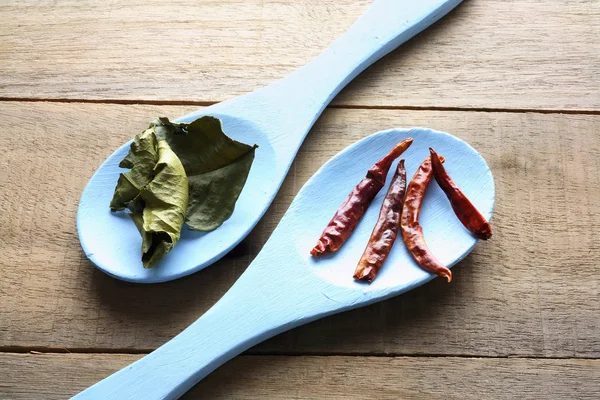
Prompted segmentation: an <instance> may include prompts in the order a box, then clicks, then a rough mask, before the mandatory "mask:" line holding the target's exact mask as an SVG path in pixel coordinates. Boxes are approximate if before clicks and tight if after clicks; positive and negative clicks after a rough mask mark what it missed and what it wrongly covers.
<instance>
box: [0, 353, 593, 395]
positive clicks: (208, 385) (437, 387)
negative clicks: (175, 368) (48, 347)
mask: <svg viewBox="0 0 600 400" xmlns="http://www.w3.org/2000/svg"><path fill="white" fill-rule="evenodd" d="M139 357H140V356H136V355H121V354H112V355H108V354H61V355H58V354H52V355H50V354H44V355H29V354H10V353H4V354H0V374H2V377H3V379H2V382H1V383H0V396H2V398H10V399H11V400H21V399H31V398H43V399H47V400H52V399H64V398H67V397H69V396H72V395H74V394H75V393H77V392H79V391H80V390H82V389H84V388H86V387H87V386H89V385H91V384H93V383H95V382H96V381H98V380H99V379H102V378H103V377H104V376H106V375H108V374H109V373H111V372H112V371H115V370H117V369H118V368H122V367H124V366H125V365H127V364H128V363H130V362H133V361H135V360H136V359H137V358H139ZM24 377H26V380H27V384H24V382H23V381H24ZM599 380H600V360H573V359H567V360H555V359H520V358H518V359H511V358H508V359H506V358H500V359H487V358H455V357H442V358H436V357H424V358H423V357H419V358H411V357H339V356H338V357H286V356H270V357H269V356H242V357H238V358H236V359H234V360H232V361H230V362H229V363H227V364H225V365H224V366H223V367H221V368H220V369H218V370H217V371H216V372H214V373H213V374H212V375H210V376H209V377H208V378H207V379H205V380H204V381H202V382H200V383H199V384H198V385H196V386H195V387H194V388H193V389H192V390H190V391H189V392H188V393H187V394H186V395H185V396H184V397H183V399H265V398H269V399H316V398H318V399H356V398H360V399H400V398H401V399H423V398H426V399H515V398H518V399H547V398H548V394H549V393H551V394H552V399H573V398H577V399H597V398H598V397H599V396H600V387H598V385H597V383H598V381H599Z"/></svg>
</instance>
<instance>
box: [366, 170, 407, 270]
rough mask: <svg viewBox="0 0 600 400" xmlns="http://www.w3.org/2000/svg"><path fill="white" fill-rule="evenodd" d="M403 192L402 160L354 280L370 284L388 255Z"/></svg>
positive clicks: (404, 174) (398, 221)
mask: <svg viewBox="0 0 600 400" xmlns="http://www.w3.org/2000/svg"><path fill="white" fill-rule="evenodd" d="M405 192H406V169H405V168H404V160H400V162H399V163H398V167H396V172H395V173H394V177H393V178H392V182H391V183H390V187H389V189H388V191H387V193H386V195H385V198H384V199H383V203H382V204H381V210H380V211H379V218H378V220H377V224H375V228H374V229H373V233H371V237H370V238H369V243H368V244H367V247H366V248H365V251H364V253H363V255H362V257H361V258H360V261H359V262H358V266H357V267H356V271H354V278H355V279H358V280H365V281H368V282H372V281H373V279H375V276H377V273H378V272H379V270H380V269H381V267H382V266H383V263H384V262H385V260H386V258H387V257H388V255H389V254H390V250H391V249H392V246H393V245H394V241H395V240H396V236H397V235H398V229H399V228H400V214H401V212H402V204H403V202H404V193H405Z"/></svg>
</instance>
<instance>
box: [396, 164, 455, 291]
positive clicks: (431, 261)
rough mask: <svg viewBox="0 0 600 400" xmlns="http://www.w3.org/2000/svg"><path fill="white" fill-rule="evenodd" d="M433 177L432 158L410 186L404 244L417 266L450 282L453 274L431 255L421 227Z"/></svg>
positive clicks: (402, 225)
mask: <svg viewBox="0 0 600 400" xmlns="http://www.w3.org/2000/svg"><path fill="white" fill-rule="evenodd" d="M440 161H442V162H443V161H444V159H443V157H440ZM432 176H433V171H432V168H431V157H427V158H426V159H425V161H423V163H422V164H421V166H420V167H419V169H418V170H417V172H416V173H415V176H413V178H412V180H411V181H410V183H409V184H408V189H407V190H406V197H405V198H404V206H403V208H402V216H401V217H400V228H401V229H402V236H403V238H404V243H406V247H407V248H408V251H409V252H410V254H411V255H412V256H413V258H414V259H415V261H416V262H417V264H419V266H420V267H421V268H423V269H424V270H426V271H429V272H432V273H434V274H436V275H438V276H442V277H444V278H446V279H448V282H450V281H451V280H452V272H451V271H450V270H449V269H448V268H446V267H445V266H444V265H442V263H440V262H439V261H438V260H437V259H436V258H435V257H434V255H433V254H432V253H431V251H430V250H429V248H428V247H427V244H426V243H425V238H424V237H423V230H422V229H421V225H419V212H420V211H421V204H422V202H423V197H424V196H425V191H426V190H427V186H428V185H429V182H430V181H431V177H432Z"/></svg>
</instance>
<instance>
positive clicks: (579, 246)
mask: <svg viewBox="0 0 600 400" xmlns="http://www.w3.org/2000/svg"><path fill="white" fill-rule="evenodd" d="M189 111H192V109H191V108H190V107H157V106H122V105H97V104H76V103H71V104H60V103H18V102H8V103H2V104H1V105H0V117H1V118H2V120H3V121H4V123H5V127H6V128H5V130H4V132H5V133H3V134H2V135H0V148H2V149H3V156H2V157H1V158H0V171H2V173H0V209H1V210H2V212H1V213H0V237H2V238H3V239H2V241H0V252H1V253H2V255H3V256H2V258H1V259H0V270H1V271H3V272H2V279H1V280H0V348H2V349H5V350H10V349H14V348H53V349H56V350H60V349H64V348H66V349H80V350H83V351H85V350H86V349H94V350H96V351H99V350H103V349H104V350H111V351H116V350H119V351H123V352H128V351H148V350H151V349H154V348H156V347H157V346H159V345H160V344H162V343H163V342H165V341H167V340H169V339H170V338H171V337H173V336H174V335H175V334H176V333H178V332H179V331H180V330H181V329H183V328H185V327H186V326H187V325H189V324H190V323H191V322H192V321H193V320H195V319H196V318H197V317H198V316H200V315H201V314H202V313H203V312H204V311H205V310H207V309H208V308H209V307H210V306H211V305H212V304H213V303H214V302H215V301H216V300H217V299H218V298H219V297H220V296H221V295H222V294H223V293H224V292H225V291H226V290H227V289H228V288H229V287H230V286H231V285H232V284H233V282H234V281H235V280H236V278H237V277H238V276H239V275H240V274H241V273H242V272H243V270H244V269H245V267H246V266H247V265H248V264H249V262H250V261H251V260H252V259H253V257H254V256H255V255H256V254H257V253H258V251H259V250H260V248H261V246H262V245H263V244H264V242H265V241H266V239H267V238H268V236H269V234H270V232H271V231H272V230H273V228H274V226H275V224H276V223H277V221H278V220H279V219H280V217H281V216H282V214H283V212H284V211H285V209H286V208H287V207H288V205H289V204H290V202H291V200H292V198H293V196H294V195H295V193H296V192H297V191H298V190H299V189H300V187H301V186H302V184H303V183H304V182H305V181H306V180H307V179H308V178H309V177H310V176H311V175H312V174H313V173H314V172H315V171H316V170H317V169H318V168H319V167H320V166H321V165H322V164H323V163H324V162H325V161H326V160H327V159H329V158H330V157H331V156H333V155H334V154H335V153H336V152H338V151H339V150H341V149H342V148H344V147H346V146H347V145H349V144H350V143H353V142H354V141H356V140H358V139H359V138H362V137H364V136H366V135H368V134H370V133H372V132H375V131H378V130H382V129H386V128H390V127H394V126H400V127H402V126H404V127H406V126H429V127H432V128H436V129H440V130H445V131H448V132H451V133H453V134H455V135H457V136H458V137H460V138H462V139H464V140H466V141H467V142H469V143H470V144H472V145H473V146H474V147H475V148H476V149H478V150H479V151H480V152H481V153H482V154H483V156H484V157H485V158H486V160H487V161H488V163H489V164H490V166H491V169H492V172H493V174H494V177H495V182H496V190H497V199H496V201H497V206H496V211H495V214H494V218H493V221H492V223H493V227H494V229H495V231H494V237H493V238H492V240H490V241H488V242H485V243H481V244H479V245H478V246H477V247H476V249H475V251H474V252H473V253H472V254H471V255H470V256H469V257H468V258H467V259H466V260H465V261H463V262H461V263H460V264H459V265H458V266H457V267H456V268H455V269H454V274H455V280H454V281H453V282H452V284H446V283H444V282H442V281H441V280H435V281H433V282H431V283H429V284H427V285H425V286H424V287H421V288H419V289H417V290H415V291H413V292H410V293H408V294H406V295H403V296H400V297H398V298H395V299H392V300H389V301H386V302H383V303H380V304H376V305H373V306H370V307H366V308H364V309H360V310H355V311H352V312H348V313H344V314H340V315H336V316H333V317H330V318H327V319H324V320H321V321H317V322H315V323H312V324H310V325H308V326H304V327H301V328H298V329H296V330H294V331H291V332H288V333H285V334H282V335H280V336H278V337H276V338H274V339H272V340H270V341H268V342H266V343H264V344H262V345H260V346H258V347H256V348H255V349H253V350H252V352H254V353H269V354H273V353H283V354H288V353H294V354H306V353H308V354H311V353H312V354H321V353H323V354H389V355H404V354H409V355H411V354H438V355H440V354H443V355H473V356H512V355H518V356H536V357H596V358H597V357H600V320H599V319H598V315H599V314H600V304H599V303H598V301H597V299H598V296H599V294H600V284H599V281H598V279H597V276H598V275H599V274H600V264H599V263H598V260H599V259H600V238H599V237H598V235H596V234H594V232H598V231H599V230H600V203H598V201H597V199H598V198H599V197H600V172H599V171H600V161H599V160H600V141H599V140H598V137H599V136H598V135H599V134H600V116H592V115H558V114H556V115H555V114H552V115H546V114H525V113H518V114H513V113H476V112H439V111H426V112H425V111H419V112H417V111H397V110H392V111H384V110H340V109H333V110H328V111H326V112H325V114H324V116H323V117H322V118H321V119H320V121H319V122H318V123H317V125H316V127H315V128H314V130H313V131H312V133H311V134H310V135H309V136H310V137H309V138H308V139H307V141H306V142H305V144H304V145H303V147H302V148H301V151H300V153H299V155H298V158H297V160H296V161H295V163H294V165H293V166H292V168H291V171H290V174H289V175H288V177H287V178H286V181H285V183H284V185H283V187H282V190H281V191H280V193H279V195H278V196H277V198H276V200H275V202H274V203H273V205H272V206H271V208H270V209H269V211H268V212H267V214H266V216H265V217H264V218H263V220H262V221H261V223H260V224H259V225H258V226H257V228H256V229H255V230H254V231H253V232H252V233H251V234H250V236H249V237H248V238H247V239H246V240H245V241H244V242H242V244H241V245H240V246H238V247H237V248H236V249H235V250H234V251H232V253H230V254H229V255H228V256H227V257H226V258H225V259H223V260H221V261H220V262H218V263H217V264H216V265H214V266H212V267H210V268H208V269H206V270H204V271H201V272H199V273H197V274H195V275H193V276H190V277H188V278H184V279H180V280H177V281H174V282H169V283H165V284H159V285H152V286H143V285H132V284H127V283H123V282H120V281H117V280H114V279H112V278H110V277H108V276H106V275H104V274H103V273H101V272H99V271H97V270H96V269H95V268H93V266H92V265H91V264H90V263H89V262H88V261H87V260H86V259H85V257H84V255H83V253H82V251H81V249H80V246H79V242H78V239H77V234H76V229H75V213H76V210H77V202H78V198H79V195H80V193H81V190H82V189H83V187H84V186H85V184H86V182H87V180H88V179H89V177H90V176H91V175H92V173H93V171H94V170H95V169H96V168H97V167H98V166H99V165H100V163H101V162H102V160H103V159H104V158H105V157H107V156H108V155H109V154H110V152H111V149H115V148H117V147H118V146H119V145H120V144H121V143H122V142H123V141H125V140H126V139H127V138H129V137H130V136H131V135H132V134H133V133H135V132H137V131H139V130H140V127H143V126H145V124H147V121H149V120H150V119H151V118H153V117H154V116H156V115H167V116H177V115H181V114H183V113H186V112H189Z"/></svg>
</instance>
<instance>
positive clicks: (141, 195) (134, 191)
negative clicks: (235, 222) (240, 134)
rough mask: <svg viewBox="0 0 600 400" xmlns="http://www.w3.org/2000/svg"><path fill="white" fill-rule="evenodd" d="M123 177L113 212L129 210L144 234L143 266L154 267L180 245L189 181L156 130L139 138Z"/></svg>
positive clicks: (135, 140)
mask: <svg viewBox="0 0 600 400" xmlns="http://www.w3.org/2000/svg"><path fill="white" fill-rule="evenodd" d="M119 165H120V166H122V167H125V168H131V171H129V172H127V173H125V174H121V176H120V177H119V181H118V183H117V187H116V189H115V194H114V196H113V200H112V201H111V209H113V210H122V209H124V208H125V207H127V208H128V209H129V210H130V213H129V216H130V217H131V219H132V220H133V222H134V223H135V225H136V227H137V228H138V230H139V232H140V234H141V235H142V263H143V265H144V268H152V267H154V266H156V265H157V264H158V263H159V262H160V260H162V259H163V258H164V257H165V256H166V255H167V253H168V252H169V251H171V249H172V248H173V247H174V246H175V244H177V242H178V241H179V238H180V234H181V227H182V226H183V220H184V216H185V213H186V209H187V203H188V182H187V177H186V175H185V170H184V168H183V166H182V165H181V161H179V158H178V157H177V155H176V154H175V153H174V152H173V151H172V150H171V148H170V147H169V144H168V143H167V142H166V141H164V140H158V141H157V138H156V136H155V133H154V130H153V129H151V128H150V129H147V130H146V131H144V132H143V133H141V134H140V135H137V136H136V137H135V139H134V141H133V143H132V144H131V148H130V150H129V153H128V154H127V156H126V157H125V158H124V159H123V161H121V163H120V164H119Z"/></svg>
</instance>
